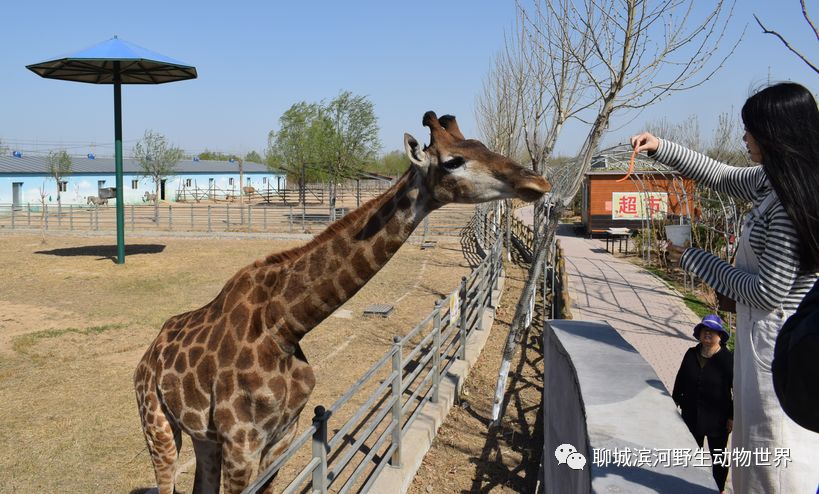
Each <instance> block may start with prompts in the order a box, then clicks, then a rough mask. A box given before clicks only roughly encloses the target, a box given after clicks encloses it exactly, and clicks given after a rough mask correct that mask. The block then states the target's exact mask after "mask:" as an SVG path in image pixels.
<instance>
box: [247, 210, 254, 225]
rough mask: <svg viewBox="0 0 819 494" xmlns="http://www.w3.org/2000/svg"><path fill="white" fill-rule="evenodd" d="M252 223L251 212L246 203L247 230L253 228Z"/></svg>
mask: <svg viewBox="0 0 819 494" xmlns="http://www.w3.org/2000/svg"><path fill="white" fill-rule="evenodd" d="M252 225H253V213H252V212H251V209H250V204H248V205H247V231H251V230H253V228H251V227H252Z"/></svg>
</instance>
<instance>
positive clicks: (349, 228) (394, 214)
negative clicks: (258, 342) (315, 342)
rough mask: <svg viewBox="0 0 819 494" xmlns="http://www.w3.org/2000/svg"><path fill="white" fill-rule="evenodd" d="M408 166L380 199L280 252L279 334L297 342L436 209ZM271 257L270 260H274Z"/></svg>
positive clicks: (340, 303)
mask: <svg viewBox="0 0 819 494" xmlns="http://www.w3.org/2000/svg"><path fill="white" fill-rule="evenodd" d="M440 206H441V204H440V203H438V202H437V201H435V200H434V199H433V198H432V197H431V195H430V194H429V192H428V191H427V189H426V187H425V186H424V184H423V177H422V176H421V175H420V174H419V173H418V172H417V171H416V170H415V167H411V168H410V170H409V171H407V173H405V174H404V175H403V176H402V177H401V179H400V180H399V181H398V182H397V183H396V184H395V185H393V186H392V187H391V188H390V189H389V190H387V191H386V192H385V193H383V194H382V195H380V196H378V197H376V198H374V199H372V200H371V201H369V202H368V203H366V204H364V205H363V206H361V207H360V208H358V209H357V210H355V211H353V212H352V213H350V214H349V215H347V216H346V217H344V218H342V219H341V220H339V221H337V222H336V223H334V224H333V225H331V226H330V227H329V228H328V229H327V230H325V231H324V232H322V233H321V234H319V235H318V236H317V237H316V238H315V239H314V240H313V241H311V242H310V243H309V244H307V245H305V246H304V247H301V248H299V249H296V250H295V251H293V252H290V253H286V254H284V255H285V256H287V257H289V261H290V262H288V263H287V265H286V266H285V269H283V270H282V274H283V275H285V276H287V281H286V282H285V283H283V284H282V285H281V286H282V287H284V288H283V293H282V296H283V297H284V298H285V299H286V302H285V303H284V304H282V305H276V306H275V307H274V310H276V311H278V310H282V309H283V311H284V318H283V320H281V326H280V328H279V333H280V334H281V336H283V337H284V338H285V339H287V340H289V341H291V342H296V341H299V340H300V339H301V338H302V337H304V335H305V334H307V333H308V332H309V331H310V330H311V329H313V328H314V327H315V326H316V325H317V324H319V323H320V322H321V321H323V320H324V319H325V318H327V317H328V316H329V315H330V314H332V313H333V312H334V311H335V310H336V309H338V308H339V307H340V306H341V305H342V304H344V302H346V301H347V300H349V299H350V297H352V296H353V295H355V294H356V292H358V290H359V289H361V287H363V286H364V285H365V284H366V283H367V282H368V281H369V280H370V279H371V278H372V277H373V276H374V275H375V274H376V273H377V272H378V271H379V270H380V269H381V268H382V267H384V265H385V264H386V263H387V261H389V260H390V258H391V257H392V256H393V254H395V252H396V251H398V249H399V248H400V247H401V246H402V245H403V244H404V242H405V241H406V240H407V238H409V236H410V235H411V234H412V232H413V231H414V230H415V228H416V227H417V226H418V224H419V223H420V222H421V221H422V220H423V219H424V217H426V216H427V214H429V213H430V212H431V211H433V210H434V209H437V208H438V207H440ZM276 257H277V256H271V257H270V258H268V260H269V261H274V262H275V261H276V260H277V259H276Z"/></svg>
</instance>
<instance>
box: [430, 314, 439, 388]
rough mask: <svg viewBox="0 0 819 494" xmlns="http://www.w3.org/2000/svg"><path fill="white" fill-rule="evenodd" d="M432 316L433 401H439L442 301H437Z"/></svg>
mask: <svg viewBox="0 0 819 494" xmlns="http://www.w3.org/2000/svg"><path fill="white" fill-rule="evenodd" d="M434 314H435V315H434V316H433V318H432V352H433V353H432V397H431V398H430V401H432V403H438V388H439V387H440V385H441V301H440V300H436V301H435V309H434Z"/></svg>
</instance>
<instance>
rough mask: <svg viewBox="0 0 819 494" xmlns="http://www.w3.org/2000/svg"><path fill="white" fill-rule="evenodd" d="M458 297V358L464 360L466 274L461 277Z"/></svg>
mask: <svg viewBox="0 0 819 494" xmlns="http://www.w3.org/2000/svg"><path fill="white" fill-rule="evenodd" d="M458 298H460V306H461V314H460V318H459V319H460V322H459V325H460V334H461V348H459V349H458V358H459V359H461V360H466V309H467V307H466V276H462V277H461V288H460V289H459V290H458Z"/></svg>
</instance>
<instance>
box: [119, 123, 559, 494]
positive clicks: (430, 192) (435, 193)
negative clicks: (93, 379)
mask: <svg viewBox="0 0 819 494" xmlns="http://www.w3.org/2000/svg"><path fill="white" fill-rule="evenodd" d="M422 123H423V125H424V126H425V127H428V128H429V130H430V144H429V146H424V147H423V148H422V147H421V145H420V144H419V143H418V141H417V140H416V139H415V138H414V137H412V136H411V135H409V134H404V147H405V149H406V152H407V155H408V156H409V159H410V161H411V162H412V164H411V166H410V168H409V170H407V172H406V173H405V174H404V175H403V176H402V177H401V178H400V179H399V180H398V181H397V182H396V183H395V184H394V185H393V186H392V187H391V188H390V189H389V190H387V191H386V192H385V193H383V194H382V195H380V196H378V197H376V198H374V199H372V200H370V201H369V202H367V203H365V204H364V205H362V206H361V207H360V208H358V209H356V210H355V211H353V212H351V213H350V214H348V215H347V216H345V217H343V218H342V219H340V220H338V221H337V222H335V223H333V224H332V225H330V226H329V227H328V228H327V229H326V230H325V231H323V232H322V233H320V234H319V235H317V236H316V237H315V238H314V239H313V240H311V241H310V242H308V243H307V244H305V245H303V246H301V247H297V248H295V249H292V250H289V251H285V252H281V253H275V254H272V255H268V256H267V257H264V258H262V259H259V260H257V261H255V262H254V263H253V264H251V265H249V266H246V267H244V268H242V269H240V270H239V271H238V272H237V273H236V274H235V275H234V276H233V277H232V278H230V279H229V280H228V281H227V283H226V284H225V286H224V288H223V289H222V290H221V292H220V293H219V294H218V295H217V296H216V298H214V299H213V300H212V301H211V302H210V303H208V304H207V305H205V306H203V307H201V308H199V309H197V310H193V311H190V312H186V313H183V314H179V315H176V316H173V317H171V318H170V319H168V320H167V321H166V322H165V324H164V325H163V326H162V329H161V330H160V332H159V334H158V336H157V337H156V339H155V340H154V341H153V342H152V343H151V345H150V346H149V347H148V349H147V351H146V352H145V355H144V356H143V357H142V359H141V360H140V362H139V363H138V365H137V367H136V370H135V372H134V387H135V391H136V397H137V405H138V408H139V415H140V419H141V422H142V428H143V432H144V434H145V439H146V442H147V444H148V450H149V453H150V456H151V460H152V462H153V467H154V472H155V474H156V480H157V484H158V490H159V494H173V492H174V475H175V463H176V460H177V455H178V452H179V448H180V445H181V440H182V432H185V433H186V434H188V435H189V436H190V438H191V440H192V442H193V449H194V453H195V455H196V473H195V477H194V487H193V491H194V492H195V493H218V492H219V490H220V480H221V485H222V486H224V488H225V490H226V491H227V492H229V493H239V492H241V491H242V490H243V488H244V487H245V486H247V485H248V484H249V483H250V482H252V480H253V479H254V478H255V477H256V475H257V474H258V473H259V472H261V471H262V470H264V469H265V468H266V467H267V466H268V465H270V464H271V463H272V462H273V461H274V460H275V459H276V457H278V456H279V455H281V453H282V452H284V450H286V448H287V447H288V445H289V444H290V442H291V441H292V440H293V438H294V436H295V433H296V430H297V420H298V417H299V414H300V413H301V411H302V408H303V407H304V405H305V404H306V403H307V400H308V397H309V396H310V393H311V391H312V390H313V387H314V385H315V376H314V374H313V371H312V369H311V368H310V365H309V364H308V363H307V358H306V357H305V354H304V352H303V351H302V349H301V347H300V345H299V341H300V340H301V339H302V338H303V337H304V336H305V334H307V332H309V331H310V330H311V329H313V328H314V327H315V326H316V325H318V324H319V323H320V322H321V321H322V320H324V319H325V318H326V317H328V316H329V315H330V314H331V313H333V311H335V310H336V309H337V308H338V307H340V306H341V305H342V304H343V303H344V302H345V301H346V300H348V299H349V298H350V297H352V296H353V295H354V294H355V293H356V292H357V291H358V290H359V289H360V288H361V287H362V286H364V285H365V284H366V283H367V281H368V280H369V279H370V278H372V277H373V276H374V275H375V274H376V272H378V270H379V269H381V268H382V267H383V266H384V265H385V264H386V263H387V261H388V260H389V259H390V258H391V257H392V255H393V254H395V252H396V251H397V250H398V249H399V248H400V247H401V245H402V244H403V243H404V242H405V241H406V240H407V238H409V236H410V235H411V234H412V232H413V230H414V229H415V228H416V227H417V226H418V224H419V223H420V222H421V221H422V220H423V218H424V217H425V216H426V215H427V214H429V213H430V212H431V211H433V210H435V209H438V208H440V207H441V206H443V205H445V204H447V203H452V202H458V203H478V202H485V201H490V200H495V199H503V198H511V197H517V198H521V199H523V200H526V201H533V200H536V199H537V198H539V197H541V196H542V195H543V194H544V193H546V192H547V191H548V190H550V188H551V187H550V185H549V183H548V182H547V181H546V180H545V179H544V178H543V177H541V176H540V175H538V174H536V173H534V172H532V171H530V170H526V169H524V168H522V167H521V166H519V165H518V164H516V163H515V162H513V161H512V160H510V159H508V158H506V157H504V156H501V155H499V154H496V153H494V152H492V151H490V150H489V149H487V148H486V147H485V146H484V145H483V144H482V143H480V142H479V141H477V140H468V139H465V138H464V136H463V134H462V133H461V131H460V130H459V128H458V124H457V122H456V120H455V117H453V116H450V115H444V116H442V117H441V118H440V119H438V118H437V116H436V115H435V113H434V112H431V111H430V112H427V113H425V114H424V117H423V120H422ZM269 489H270V486H268V490H269Z"/></svg>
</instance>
